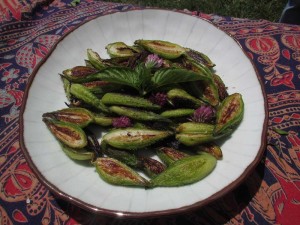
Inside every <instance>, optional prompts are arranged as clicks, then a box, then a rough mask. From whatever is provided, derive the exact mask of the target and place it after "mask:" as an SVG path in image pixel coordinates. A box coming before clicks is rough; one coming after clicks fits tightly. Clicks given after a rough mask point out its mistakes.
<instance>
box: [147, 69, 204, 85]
mask: <svg viewBox="0 0 300 225" xmlns="http://www.w3.org/2000/svg"><path fill="white" fill-rule="evenodd" d="M196 80H207V81H210V78H209V77H207V76H205V75H204V74H202V73H195V72H193V71H189V70H186V69H179V68H165V69H160V70H158V71H156V72H155V74H154V75H153V77H152V79H151V81H152V83H153V87H152V89H153V88H158V87H161V86H165V85H168V84H175V83H182V82H188V81H196Z"/></svg>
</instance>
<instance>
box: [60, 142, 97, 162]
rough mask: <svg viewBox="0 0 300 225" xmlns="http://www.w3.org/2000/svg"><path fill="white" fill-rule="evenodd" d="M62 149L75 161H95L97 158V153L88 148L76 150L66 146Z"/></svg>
mask: <svg viewBox="0 0 300 225" xmlns="http://www.w3.org/2000/svg"><path fill="white" fill-rule="evenodd" d="M61 148H62V150H63V151H64V153H66V155H67V156H69V157H70V158H71V159H74V160H80V161H83V160H93V159H94V157H95V153H94V152H91V151H89V150H87V149H86V148H79V149H76V148H70V147H68V146H65V145H62V146H61Z"/></svg>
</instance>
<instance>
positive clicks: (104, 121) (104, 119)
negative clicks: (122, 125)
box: [94, 113, 114, 127]
mask: <svg viewBox="0 0 300 225" xmlns="http://www.w3.org/2000/svg"><path fill="white" fill-rule="evenodd" d="M113 119H114V118H113V117H108V116H105V115H103V114H100V113H94V123H95V124H98V125H100V126H103V127H108V126H111V125H112V123H113Z"/></svg>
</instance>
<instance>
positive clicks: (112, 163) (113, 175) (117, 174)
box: [93, 157, 148, 186]
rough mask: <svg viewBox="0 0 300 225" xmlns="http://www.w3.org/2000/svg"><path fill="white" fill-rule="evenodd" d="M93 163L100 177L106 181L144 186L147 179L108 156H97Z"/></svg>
mask: <svg viewBox="0 0 300 225" xmlns="http://www.w3.org/2000/svg"><path fill="white" fill-rule="evenodd" d="M93 164H94V165H95V167H96V170H97V172H98V174H99V175H100V177H101V178H102V179H103V180H104V181H106V182H107V183H110V184H114V185H122V186H146V185H147V184H148V181H147V180H146V179H145V178H143V177H142V176H141V175H139V174H138V173H137V172H135V171H134V170H133V169H131V168H130V167H128V166H126V165H125V164H124V163H121V162H120V161H118V160H116V159H113V158H109V157H101V158H97V159H96V160H95V161H94V162H93Z"/></svg>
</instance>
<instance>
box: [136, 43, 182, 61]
mask: <svg viewBox="0 0 300 225" xmlns="http://www.w3.org/2000/svg"><path fill="white" fill-rule="evenodd" d="M134 43H135V44H137V45H139V46H141V47H143V48H145V49H146V50H148V51H149V52H152V53H155V54H157V55H159V56H161V57H163V58H165V59H176V58H178V57H180V56H181V55H182V54H183V53H184V52H185V49H184V48H183V47H181V46H180V45H177V44H174V43H171V42H168V41H160V40H136V41H135V42H134Z"/></svg>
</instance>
